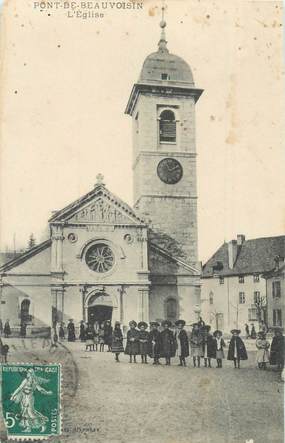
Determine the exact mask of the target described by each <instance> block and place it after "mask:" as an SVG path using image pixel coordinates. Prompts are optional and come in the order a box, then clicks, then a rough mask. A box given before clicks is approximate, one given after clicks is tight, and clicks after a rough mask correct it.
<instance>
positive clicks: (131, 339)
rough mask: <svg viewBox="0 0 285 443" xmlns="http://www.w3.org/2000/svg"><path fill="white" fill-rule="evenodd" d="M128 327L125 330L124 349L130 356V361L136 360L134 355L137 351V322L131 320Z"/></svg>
mask: <svg viewBox="0 0 285 443" xmlns="http://www.w3.org/2000/svg"><path fill="white" fill-rule="evenodd" d="M129 326H130V329H129V330H128V332H127V346H126V349H125V354H127V355H129V356H130V363H132V362H133V358H134V363H136V362H137V360H136V356H137V355H138V353H139V331H138V330H137V329H136V327H137V323H136V322H135V321H134V320H132V321H130V323H129Z"/></svg>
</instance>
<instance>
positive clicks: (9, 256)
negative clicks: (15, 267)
mask: <svg viewBox="0 0 285 443" xmlns="http://www.w3.org/2000/svg"><path fill="white" fill-rule="evenodd" d="M21 254H22V252H0V266H2V265H4V264H5V263H7V262H8V261H10V260H13V259H14V258H16V257H19V255H21Z"/></svg>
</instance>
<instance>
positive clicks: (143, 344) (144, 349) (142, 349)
mask: <svg viewBox="0 0 285 443" xmlns="http://www.w3.org/2000/svg"><path fill="white" fill-rule="evenodd" d="M138 328H139V353H140V355H141V360H142V363H146V364H147V354H148V339H149V332H147V330H146V329H147V328H148V325H147V323H146V322H144V321H141V322H139V324H138Z"/></svg>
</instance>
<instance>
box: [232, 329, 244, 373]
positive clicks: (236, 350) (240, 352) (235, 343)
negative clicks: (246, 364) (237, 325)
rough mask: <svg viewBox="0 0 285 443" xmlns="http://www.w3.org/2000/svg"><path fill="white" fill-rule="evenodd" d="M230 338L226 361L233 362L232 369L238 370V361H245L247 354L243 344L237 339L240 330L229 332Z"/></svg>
mask: <svg viewBox="0 0 285 443" xmlns="http://www.w3.org/2000/svg"><path fill="white" fill-rule="evenodd" d="M231 334H232V338H231V341H230V344H229V351H228V360H233V362H234V367H235V368H236V367H238V369H239V368H240V360H247V352H246V348H245V345H244V342H243V341H242V339H241V338H240V337H239V334H240V329H233V330H232V331H231Z"/></svg>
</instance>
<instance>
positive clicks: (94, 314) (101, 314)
mask: <svg viewBox="0 0 285 443" xmlns="http://www.w3.org/2000/svg"><path fill="white" fill-rule="evenodd" d="M112 312H113V308H112V306H104V305H95V306H89V308H88V323H91V324H94V323H95V322H98V323H99V324H100V323H102V322H104V321H106V320H112Z"/></svg>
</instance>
